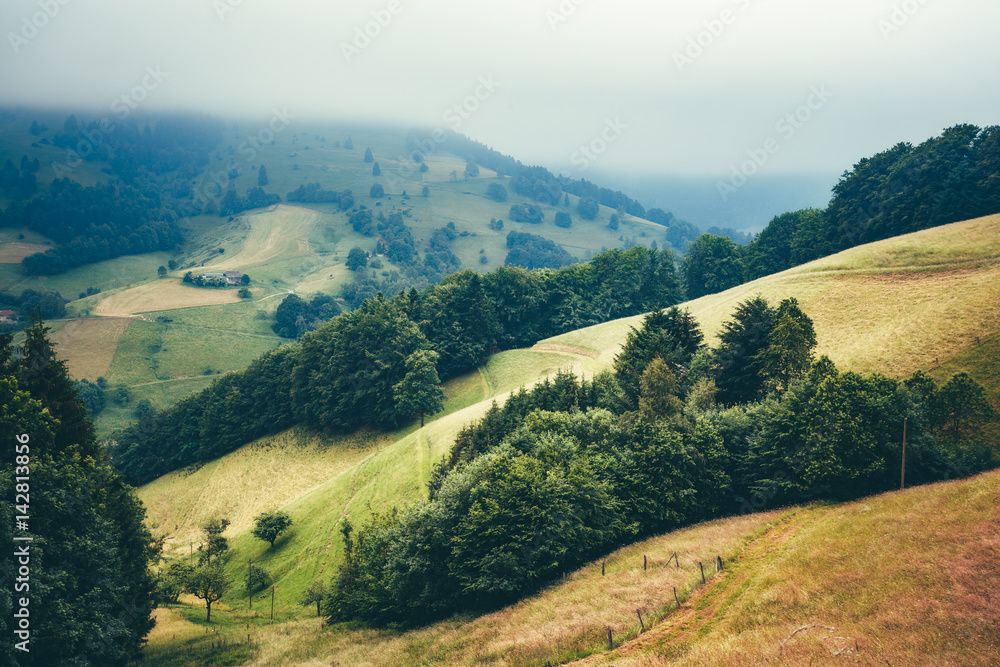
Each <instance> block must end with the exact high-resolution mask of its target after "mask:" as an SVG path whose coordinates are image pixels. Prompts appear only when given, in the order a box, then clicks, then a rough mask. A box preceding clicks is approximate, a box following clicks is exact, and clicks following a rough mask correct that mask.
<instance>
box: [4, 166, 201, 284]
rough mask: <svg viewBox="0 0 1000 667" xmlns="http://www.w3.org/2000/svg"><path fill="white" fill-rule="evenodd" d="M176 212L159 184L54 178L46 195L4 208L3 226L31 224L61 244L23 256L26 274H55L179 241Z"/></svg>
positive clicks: (34, 229) (26, 225)
mask: <svg viewBox="0 0 1000 667" xmlns="http://www.w3.org/2000/svg"><path fill="white" fill-rule="evenodd" d="M176 220H177V214H176V212H174V211H173V210H172V209H170V208H169V207H166V206H164V204H163V202H162V201H161V199H160V195H159V191H158V189H157V188H155V187H151V186H144V187H133V186H129V185H112V184H106V185H95V186H92V187H83V186H82V185H80V184H79V183H76V182H75V181H71V180H69V179H68V178H61V179H56V180H55V181H53V182H52V185H51V186H50V187H49V191H48V193H47V195H43V196H39V197H36V198H35V199H32V200H30V201H28V202H14V203H12V204H11V205H10V206H9V207H8V208H7V209H6V210H5V211H3V213H2V214H0V227H15V228H16V227H27V228H28V229H30V230H32V231H34V232H37V233H39V234H42V235H44V236H47V237H48V238H50V239H52V240H53V241H55V242H56V243H58V244H59V245H58V247H55V248H51V249H49V250H46V251H45V252H41V253H35V254H33V255H29V256H28V257H25V258H24V259H23V260H22V261H21V268H22V270H23V271H24V273H25V274H27V275H52V274H55V273H61V272H63V271H66V270H68V269H71V268H74V267H77V266H82V265H84V264H89V263H92V262H98V261H101V260H105V259H112V258H114V257H120V256H121V255H130V254H139V253H145V252H153V251H156V250H168V249H170V248H173V247H174V246H176V245H177V244H178V243H180V242H181V240H182V236H181V231H180V228H179V227H178V226H177V224H176Z"/></svg>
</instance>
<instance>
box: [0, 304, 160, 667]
mask: <svg viewBox="0 0 1000 667" xmlns="http://www.w3.org/2000/svg"><path fill="white" fill-rule="evenodd" d="M47 333H48V329H47V328H45V327H44V326H42V324H41V322H40V321H35V322H34V323H33V324H32V325H31V326H30V327H29V328H28V329H26V331H25V339H24V342H23V344H22V345H21V346H20V347H19V348H15V347H14V346H13V339H12V336H11V335H10V334H0V424H2V429H3V432H4V433H5V437H4V441H3V455H4V459H5V460H6V461H8V464H7V465H5V466H3V467H2V469H0V493H2V494H3V498H4V499H5V500H4V502H3V503H0V518H2V520H3V521H4V524H5V525H6V526H8V527H9V528H8V529H7V530H8V531H13V534H14V535H15V536H19V535H30V536H31V538H32V540H31V541H30V542H27V541H25V542H8V545H9V546H8V548H9V549H11V550H14V549H15V547H14V546H13V545H14V544H16V545H19V546H21V547H22V548H26V549H27V553H26V555H28V559H29V560H30V577H26V578H24V579H23V580H21V583H20V584H18V586H16V587H15V585H14V578H13V575H12V574H11V576H10V577H9V578H8V579H7V581H8V585H5V586H3V588H2V589H0V609H2V610H3V614H2V616H3V620H2V621H0V625H2V626H3V632H4V635H5V636H6V637H7V640H6V641H5V642H4V643H3V646H2V647H0V656H2V657H3V660H0V662H3V664H5V665H63V664H105V665H124V664H126V663H127V662H130V661H132V660H134V659H137V658H138V656H139V651H140V648H141V646H142V643H143V640H144V637H145V636H146V634H147V633H148V632H149V630H150V629H151V628H152V627H153V620H152V618H151V617H150V614H151V612H152V608H153V591H154V580H153V575H152V573H151V569H150V566H151V565H152V564H153V563H154V562H155V561H156V559H157V557H158V554H159V544H158V543H157V542H156V541H154V540H153V537H152V535H151V534H150V532H149V530H148V529H147V528H146V526H145V524H144V522H143V519H144V516H145V510H144V509H143V507H142V505H141V503H140V502H139V500H138V498H137V497H136V495H135V492H134V490H133V489H132V488H130V487H129V486H127V485H126V484H125V483H124V481H123V480H122V478H121V477H120V476H119V474H118V473H117V472H115V470H114V469H113V468H112V467H111V465H110V464H109V461H108V456H107V454H106V452H105V449H104V448H103V447H102V446H101V445H100V444H99V443H98V442H97V438H96V436H95V432H94V427H93V424H92V423H91V421H90V419H89V418H88V416H87V411H86V408H85V407H84V406H83V404H82V403H81V402H80V401H79V400H78V398H77V393H76V391H75V389H74V387H73V383H72V381H71V380H70V379H69V376H68V374H67V373H66V368H65V363H64V362H62V361H59V360H57V358H56V356H55V353H54V351H53V347H52V344H51V343H50V342H49V341H48V337H47ZM29 497H30V505H29ZM18 522H23V523H18ZM10 534H11V533H10V532H9V533H8V535H10ZM11 553H13V551H12V552H11ZM6 558H7V559H8V561H7V562H10V563H16V562H17V560H16V558H15V557H12V556H10V555H8V556H7V557H6ZM20 562H21V564H22V565H23V564H25V563H26V561H25V560H23V559H22V560H21V561H20ZM11 572H13V571H11ZM8 574H9V573H8ZM21 599H27V600H29V601H30V602H29V603H28V606H27V607H23V605H22V604H21V603H19V600H21ZM22 608H24V609H26V610H27V613H28V616H27V618H28V619H29V626H30V637H21V638H18V634H17V632H16V631H18V630H24V625H19V623H18V620H19V619H18V618H17V617H15V612H16V611H17V610H18V609H22ZM23 639H27V643H25V644H24V647H25V648H27V649H28V650H29V651H30V652H22V651H20V650H18V649H17V648H15V645H16V644H18V643H19V642H21V641H22V640H23Z"/></svg>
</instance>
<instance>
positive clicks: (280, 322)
mask: <svg viewBox="0 0 1000 667" xmlns="http://www.w3.org/2000/svg"><path fill="white" fill-rule="evenodd" d="M339 314H340V308H339V307H338V306H337V302H336V300H335V299H334V298H333V297H331V296H327V295H326V294H317V295H316V296H314V297H312V298H311V299H309V300H306V299H303V298H302V297H300V296H299V295H297V294H289V295H288V296H286V297H285V298H284V299H282V300H281V303H280V304H278V308H277V310H276V311H275V313H274V324H272V325H271V330H272V331H274V333H276V334H278V335H279V336H281V337H282V338H301V337H302V335H303V334H304V333H306V332H308V331H312V330H314V329H316V328H317V327H319V326H320V325H321V324H322V323H323V322H327V321H329V320H331V319H333V318H334V317H336V316H337V315H339Z"/></svg>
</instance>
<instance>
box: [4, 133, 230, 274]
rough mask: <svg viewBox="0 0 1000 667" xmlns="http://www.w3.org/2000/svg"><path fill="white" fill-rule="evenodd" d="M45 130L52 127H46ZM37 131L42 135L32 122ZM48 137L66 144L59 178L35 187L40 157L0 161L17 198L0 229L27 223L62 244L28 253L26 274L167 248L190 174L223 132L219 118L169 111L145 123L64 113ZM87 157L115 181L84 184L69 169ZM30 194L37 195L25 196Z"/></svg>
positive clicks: (175, 237)
mask: <svg viewBox="0 0 1000 667" xmlns="http://www.w3.org/2000/svg"><path fill="white" fill-rule="evenodd" d="M46 131H47V129H46ZM32 134H33V135H35V136H39V135H41V134H43V129H42V126H41V125H39V124H38V123H37V122H35V123H34V124H33V126H32ZM52 135H53V136H52V138H51V140H50V139H49V138H48V137H43V138H42V139H41V141H43V142H45V143H51V144H53V145H55V146H57V147H58V148H62V149H65V150H66V159H65V160H63V161H57V162H55V163H53V169H54V170H55V172H56V175H57V178H56V179H55V180H54V181H53V182H52V184H51V185H50V186H49V188H48V190H47V191H42V192H37V195H36V191H37V190H38V188H37V182H36V181H35V176H34V174H35V172H37V171H38V168H39V165H38V164H37V160H35V161H34V162H29V161H28V160H27V159H26V157H25V158H24V159H22V161H21V166H20V168H19V169H18V168H17V167H15V165H14V164H13V163H11V162H10V161H9V160H8V161H7V162H5V163H4V165H3V166H2V167H0V188H3V189H4V190H5V191H6V192H7V193H8V194H14V195H16V196H15V201H14V202H13V203H12V204H11V205H10V206H8V208H7V209H6V210H5V211H3V212H2V213H0V227H27V228H28V229H31V230H33V231H35V232H38V233H39V234H42V235H44V236H47V237H49V238H50V239H52V240H53V241H55V242H56V243H58V244H59V245H58V247H56V248H52V249H50V250H47V251H45V252H44V253H36V254H34V255H30V256H28V257H25V258H24V260H23V261H22V269H23V271H24V273H26V274H27V275H52V274H56V273H61V272H63V271H66V270H68V269H72V268H74V267H77V266H82V265H84V264H90V263H93V262H99V261H102V260H105V259H112V258H115V257H119V256H121V255H129V254H140V253H147V252H153V251H157V250H168V249H171V248H173V247H174V246H176V245H177V244H179V243H180V242H181V241H182V240H183V239H182V236H181V232H180V229H179V228H178V226H177V224H176V222H177V219H178V218H179V217H180V216H181V215H183V214H184V213H186V212H188V211H186V206H185V204H184V203H183V201H184V200H186V199H187V198H189V197H190V195H191V186H190V179H191V178H193V177H194V176H195V175H197V174H198V173H199V172H200V171H201V170H202V169H203V168H204V167H205V165H207V164H208V155H209V152H210V151H211V150H213V149H214V148H215V147H216V146H217V145H218V143H219V142H220V141H221V138H222V121H220V120H218V119H212V118H209V117H205V116H185V115H178V116H170V117H164V118H160V119H157V120H155V121H152V122H150V123H146V124H144V125H143V126H142V127H141V128H140V126H139V125H138V124H137V123H136V122H135V121H134V120H126V121H111V120H109V119H104V120H103V121H101V122H100V123H98V122H96V121H92V122H90V123H86V124H81V123H80V122H78V121H77V118H76V116H73V115H70V116H68V117H67V118H66V121H65V122H64V124H63V128H62V131H61V132H53V133H52ZM82 162H105V163H107V164H109V165H110V167H109V168H108V169H106V171H108V173H109V175H113V176H114V177H115V180H113V182H109V183H108V184H105V185H96V186H93V187H83V186H81V185H80V184H79V183H77V182H75V181H73V180H71V179H70V178H69V175H70V174H72V172H73V170H74V169H76V167H77V166H78V165H79V164H81V163H82ZM32 195H36V196H34V198H32V199H27V198H28V197H31V196H32Z"/></svg>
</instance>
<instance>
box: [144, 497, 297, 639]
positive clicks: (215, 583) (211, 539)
mask: <svg viewBox="0 0 1000 667" xmlns="http://www.w3.org/2000/svg"><path fill="white" fill-rule="evenodd" d="M292 523H293V522H292V518H291V517H290V516H289V515H288V513H287V512H283V511H280V510H269V511H265V512H262V513H260V514H258V515H257V516H256V517H254V527H253V529H252V530H251V534H252V535H253V536H254V537H256V538H258V539H260V540H263V541H265V542H267V543H268V545H269V547H268V548H271V549H273V548H274V542H275V540H277V539H278V537H279V536H280V535H281V534H282V533H284V532H285V531H287V530H288V529H289V528H290V527H291V526H292ZM228 527H229V519H225V518H219V517H215V518H212V519H209V520H208V521H206V522H205V523H203V524H201V530H202V534H203V535H202V542H201V544H199V545H198V566H197V567H195V566H194V565H191V564H188V563H185V562H184V561H183V560H180V561H175V562H173V563H171V564H170V565H169V566H168V567H166V568H165V569H161V571H160V573H159V574H158V575H157V578H156V598H157V600H158V601H159V602H161V603H163V602H165V603H176V602H177V600H178V598H179V597H180V594H181V593H190V594H191V595H194V596H195V597H196V598H198V599H200V600H204V601H205V620H206V621H207V622H211V621H212V604H214V603H215V602H218V601H219V600H221V599H222V597H223V596H224V595H225V594H226V593H227V592H229V590H230V589H231V588H232V584H233V582H232V580H231V578H230V577H229V575H228V574H227V573H226V570H225V568H224V567H223V565H224V563H225V560H226V557H227V555H228V554H229V540H228V539H227V538H226V537H224V536H223V533H224V532H225V531H226V528H228ZM213 559H214V560H213ZM269 582H270V583H273V578H272V577H271V573H270V572H268V571H267V570H266V569H264V568H262V567H260V566H259V565H253V564H251V565H249V567H248V569H247V574H246V582H245V583H246V588H247V590H248V591H254V590H257V589H259V588H261V587H262V586H264V585H266V584H267V583H269Z"/></svg>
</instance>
